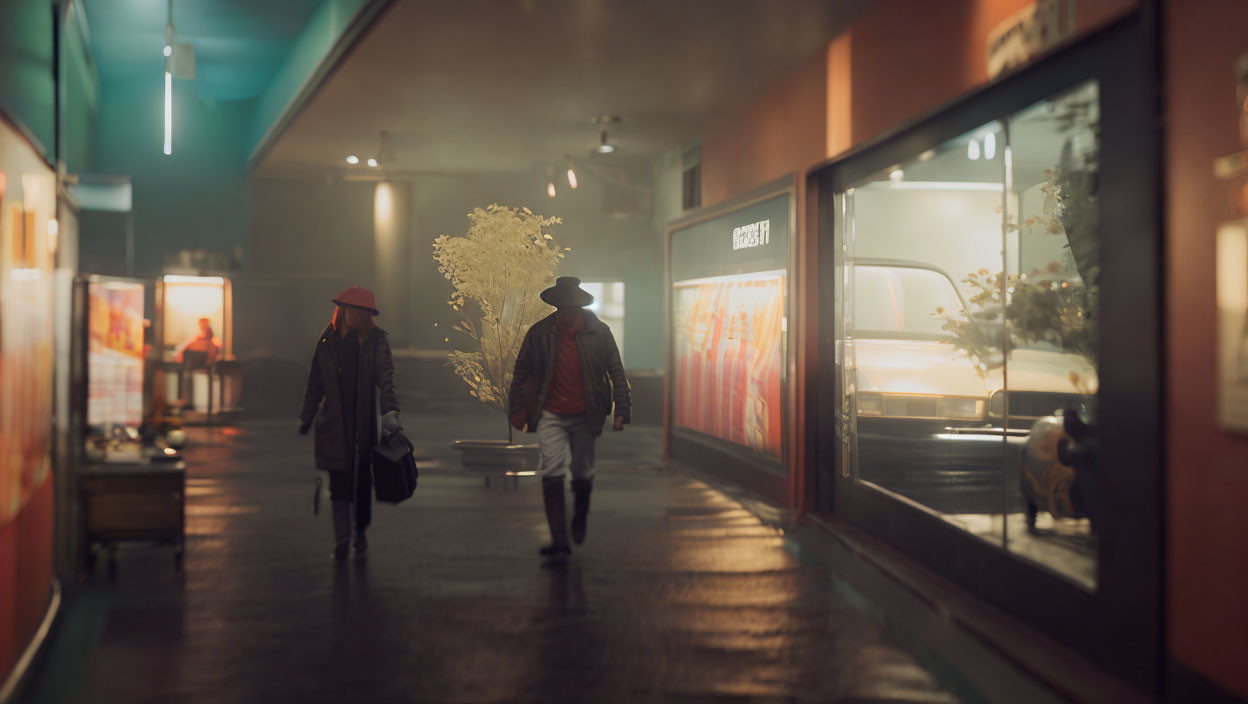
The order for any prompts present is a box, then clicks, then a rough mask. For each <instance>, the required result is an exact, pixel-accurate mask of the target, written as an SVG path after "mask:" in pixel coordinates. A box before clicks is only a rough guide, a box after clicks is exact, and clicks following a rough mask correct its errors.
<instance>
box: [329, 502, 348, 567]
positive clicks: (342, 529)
mask: <svg viewBox="0 0 1248 704" xmlns="http://www.w3.org/2000/svg"><path fill="white" fill-rule="evenodd" d="M330 503H331V504H332V505H333V514H334V559H335V560H345V559H347V553H348V552H349V551H350V549H351V502H350V501H331V502H330Z"/></svg>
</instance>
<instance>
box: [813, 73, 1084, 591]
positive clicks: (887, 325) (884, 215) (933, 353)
mask: <svg viewBox="0 0 1248 704" xmlns="http://www.w3.org/2000/svg"><path fill="white" fill-rule="evenodd" d="M1098 123H1099V92H1098V87H1097V84H1096V83H1094V82H1089V83H1086V84H1084V85H1082V86H1079V87H1077V88H1075V89H1073V90H1070V91H1067V92H1064V93H1062V94H1059V95H1056V96H1053V97H1051V98H1050V99H1048V100H1045V101H1042V102H1040V103H1038V104H1036V105H1034V106H1032V107H1030V108H1027V109H1025V110H1023V111H1021V112H1018V113H1016V114H1013V115H1009V116H1005V117H1002V118H1001V119H999V120H994V121H992V122H989V123H986V124H983V125H981V126H980V127H978V128H977V129H974V130H972V131H970V132H967V133H965V134H963V135H961V136H960V137H957V138H955V139H953V140H950V141H948V142H945V143H944V144H942V145H941V146H939V147H938V148H935V149H932V150H928V151H925V152H923V153H921V154H917V155H915V156H914V157H913V158H911V159H909V160H908V161H905V162H903V163H899V164H895V165H893V166H891V167H889V168H887V169H885V170H883V171H881V172H879V173H877V174H875V175H874V176H871V177H869V178H866V179H863V180H861V181H859V182H857V183H855V184H854V186H853V187H852V188H848V189H846V190H845V191H844V192H843V193H842V194H840V197H839V200H838V211H839V212H838V217H839V218H840V220H841V232H842V239H843V244H844V258H843V267H842V270H841V276H840V277H839V280H838V282H837V287H838V293H840V294H841V295H840V299H841V303H842V306H841V308H840V309H839V310H840V313H839V315H840V317H841V319H840V320H839V321H838V330H839V335H840V337H841V339H842V340H843V351H844V366H843V369H844V378H843V384H842V388H843V389H844V393H843V397H842V399H841V402H842V405H843V413H844V417H845V418H846V423H847V430H848V433H847V436H846V437H847V438H848V442H847V443H846V448H845V449H846V454H845V456H844V459H843V461H844V464H845V471H847V472H848V473H850V475H851V476H852V477H853V478H854V479H855V480H856V481H858V482H860V483H862V484H864V485H868V486H870V487H873V488H875V489H878V490H880V491H883V492H887V493H889V494H892V495H894V496H895V497H897V498H898V499H899V500H901V501H905V502H909V503H912V504H915V505H917V506H920V507H922V508H924V509H926V510H929V511H931V512H934V513H936V514H938V515H940V516H941V517H943V518H944V519H945V520H947V521H948V522H950V523H952V524H954V525H957V526H959V527H961V528H962V529H964V530H966V531H968V532H970V533H972V534H974V535H977V536H979V537H981V538H983V539H984V540H987V541H991V542H992V543H993V544H996V545H999V546H1001V547H1003V548H1005V549H1008V550H1010V551H1012V552H1014V553H1016V554H1018V555H1019V556H1022V557H1024V558H1025V559H1030V560H1033V561H1035V562H1037V563H1039V564H1041V565H1044V566H1045V567H1048V568H1050V569H1052V570H1054V571H1055V572H1057V573H1059V574H1061V575H1062V576H1064V577H1066V578H1068V579H1070V580H1071V581H1073V582H1075V583H1076V584H1079V585H1081V586H1083V587H1086V588H1089V589H1092V588H1095V580H1096V536H1095V532H1094V530H1093V520H1094V519H1095V511H1096V481H1095V476H1096V469H1095V467H1094V466H1092V460H1091V459H1090V458H1088V457H1086V456H1085V455H1083V454H1080V452H1081V448H1084V447H1087V446H1088V443H1087V440H1088V438H1089V437H1090V433H1091V432H1092V431H1091V428H1092V427H1094V426H1095V422H1096V417H1095V416H1096V391H1097V371H1096V349H1097V337H1096V329H1097V325H1096V321H1097V312H1098V307H1097V284H1098V275H1099V270H1100V266H1099V260H1098V252H1099V239H1098V223H1097V201H1096V191H1097V178H1096V176H1097V152H1098ZM1085 428H1086V429H1087V430H1084V429H1085ZM1084 432H1086V433H1088V434H1089V435H1088V436H1086V437H1084V436H1082V435H1081V433H1084ZM1072 435H1073V437H1072ZM1080 438H1082V440H1081V439H1080Z"/></svg>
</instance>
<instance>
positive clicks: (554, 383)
mask: <svg viewBox="0 0 1248 704" xmlns="http://www.w3.org/2000/svg"><path fill="white" fill-rule="evenodd" d="M556 321H557V326H558V329H559V342H558V343H557V350H558V352H557V356H556V359H555V372H554V374H553V375H552V376H551V379H550V387H549V388H548V389H546V403H544V404H543V405H542V410H546V411H550V412H551V413H554V414H555V415H559V416H581V415H585V382H584V380H583V379H582V378H581V355H580V352H578V351H577V349H576V334H577V333H578V332H580V331H581V327H582V320H581V316H580V314H579V313H578V314H577V316H576V320H575V322H573V323H572V324H571V325H565V324H564V323H563V322H561V321H558V319H556Z"/></svg>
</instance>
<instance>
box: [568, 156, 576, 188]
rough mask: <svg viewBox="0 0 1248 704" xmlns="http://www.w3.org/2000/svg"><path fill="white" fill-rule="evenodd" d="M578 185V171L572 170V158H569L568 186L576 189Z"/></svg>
mask: <svg viewBox="0 0 1248 704" xmlns="http://www.w3.org/2000/svg"><path fill="white" fill-rule="evenodd" d="M576 186H577V183H576V171H573V170H572V160H571V159H568V187H569V188H571V189H572V190H574V191H575V190H576Z"/></svg>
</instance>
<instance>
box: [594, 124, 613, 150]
mask: <svg viewBox="0 0 1248 704" xmlns="http://www.w3.org/2000/svg"><path fill="white" fill-rule="evenodd" d="M596 149H597V150H598V153H599V154H610V153H611V152H614V151H615V145H614V144H612V143H611V138H610V137H609V136H608V135H607V131H606V130H603V131H602V139H601V141H600V142H599V144H598V146H597V147H596Z"/></svg>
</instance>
